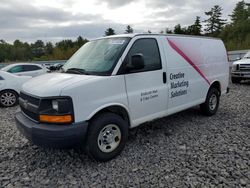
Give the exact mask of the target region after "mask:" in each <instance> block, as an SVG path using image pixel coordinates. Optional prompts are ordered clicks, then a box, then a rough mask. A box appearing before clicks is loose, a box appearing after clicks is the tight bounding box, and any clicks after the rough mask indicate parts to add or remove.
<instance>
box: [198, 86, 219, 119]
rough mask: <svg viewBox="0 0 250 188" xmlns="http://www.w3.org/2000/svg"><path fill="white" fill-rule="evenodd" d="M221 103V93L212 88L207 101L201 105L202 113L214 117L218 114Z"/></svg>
mask: <svg viewBox="0 0 250 188" xmlns="http://www.w3.org/2000/svg"><path fill="white" fill-rule="evenodd" d="M215 98H216V99H215ZM215 100H216V101H215ZM219 103H220V92H219V91H218V89H216V88H210V89H209V91H208V94H207V98H206V101H205V102H204V103H203V104H201V105H200V109H201V112H202V113H203V114H204V115H207V116H212V115H214V114H215V113H216V112H217V110H218V107H219Z"/></svg>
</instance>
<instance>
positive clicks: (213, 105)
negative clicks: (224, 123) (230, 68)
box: [209, 94, 217, 110]
mask: <svg viewBox="0 0 250 188" xmlns="http://www.w3.org/2000/svg"><path fill="white" fill-rule="evenodd" d="M216 106H217V96H216V95H215V94H212V95H211V97H210V99H209V108H210V110H214V109H215V108H216Z"/></svg>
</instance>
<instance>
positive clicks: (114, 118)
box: [86, 113, 128, 161]
mask: <svg viewBox="0 0 250 188" xmlns="http://www.w3.org/2000/svg"><path fill="white" fill-rule="evenodd" d="M127 136H128V123H127V122H126V121H125V120H124V119H122V118H121V117H120V116H118V115H116V114H113V113H102V114H100V115H98V116H97V117H95V118H94V119H93V120H92V121H91V122H90V127H89V130H88V137H87V146H86V149H87V153H88V154H89V155H90V156H91V157H93V158H94V159H95V160H97V161H108V160H110V159H112V158H114V157H116V156H117V155H119V154H120V153H121V151H122V150H123V148H124V147H125V143H126V140H127Z"/></svg>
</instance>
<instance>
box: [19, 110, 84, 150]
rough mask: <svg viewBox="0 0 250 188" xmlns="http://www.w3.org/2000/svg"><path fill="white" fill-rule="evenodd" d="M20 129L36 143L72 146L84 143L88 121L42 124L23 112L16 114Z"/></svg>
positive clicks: (61, 146)
mask: <svg viewBox="0 0 250 188" xmlns="http://www.w3.org/2000/svg"><path fill="white" fill-rule="evenodd" d="M15 121H16V126H17V128H18V130H19V131H20V132H21V133H22V134H23V135H24V136H25V137H26V138H27V139H28V140H30V141H31V142H32V143H34V144H35V145H39V146H43V147H50V148H72V147H75V146H79V145H82V144H84V142H85V138H86V134H87V129H88V122H81V123H74V124H70V125H55V124H41V123H35V122H33V121H31V120H30V119H29V118H27V117H26V116H24V115H23V113H22V112H17V113H16V114H15Z"/></svg>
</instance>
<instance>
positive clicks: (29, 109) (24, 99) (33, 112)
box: [19, 92, 40, 121]
mask: <svg viewBox="0 0 250 188" xmlns="http://www.w3.org/2000/svg"><path fill="white" fill-rule="evenodd" d="M19 98H20V99H19V104H20V107H21V110H22V112H23V113H24V114H25V115H26V116H28V117H29V118H30V119H33V120H35V121H38V120H39V115H38V112H37V111H38V107H39V103H40V99H39V98H36V97H33V96H30V95H27V94H25V93H22V92H21V93H20V96H19Z"/></svg>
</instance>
